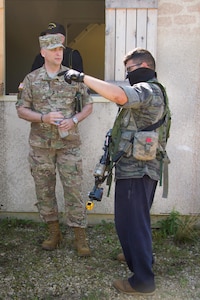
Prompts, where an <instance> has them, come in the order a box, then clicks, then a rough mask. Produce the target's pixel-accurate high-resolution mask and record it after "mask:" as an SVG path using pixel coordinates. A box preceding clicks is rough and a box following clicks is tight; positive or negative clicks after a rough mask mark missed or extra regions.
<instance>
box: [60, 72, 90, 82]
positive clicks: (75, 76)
mask: <svg viewBox="0 0 200 300" xmlns="http://www.w3.org/2000/svg"><path fill="white" fill-rule="evenodd" d="M84 76H85V74H84V73H80V72H78V71H75V70H72V69H71V70H69V71H67V72H65V74H64V79H65V81H66V82H67V83H69V84H71V83H72V81H76V82H83V79H84Z"/></svg>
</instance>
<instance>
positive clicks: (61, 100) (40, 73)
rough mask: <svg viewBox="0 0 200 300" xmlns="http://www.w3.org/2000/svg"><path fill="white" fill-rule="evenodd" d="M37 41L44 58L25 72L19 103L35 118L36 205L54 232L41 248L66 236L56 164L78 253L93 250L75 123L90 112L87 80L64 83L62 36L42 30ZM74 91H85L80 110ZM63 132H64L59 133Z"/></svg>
mask: <svg viewBox="0 0 200 300" xmlns="http://www.w3.org/2000/svg"><path fill="white" fill-rule="evenodd" d="M39 42H40V47H41V54H42V56H43V57H44V59H45V63H44V65H43V66H42V67H41V68H39V69H37V70H35V71H33V72H32V73H30V74H28V75H27V76H26V77H25V79H24V81H23V83H22V85H21V86H20V88H21V95H20V97H19V99H18V101H17V103H16V107H17V113H18V116H19V117H20V118H22V119H25V120H27V121H29V122H31V131H30V136H29V144H30V153H29V163H30V168H31V174H32V176H33V178H34V181H35V188H36V196H37V207H38V210H39V213H40V215H41V217H42V219H43V220H44V221H45V222H47V224H48V228H49V234H50V235H49V239H47V240H46V241H44V242H43V244H42V248H43V249H45V250H53V249H55V248H56V247H57V246H58V245H59V244H60V242H61V240H62V235H61V232H60V228H59V222H58V205H57V200H56V194H55V187H56V168H57V170H58V172H59V175H60V179H61V182H62V186H63V190H64V199H65V208H66V218H67V224H68V225H69V226H71V227H74V232H75V245H76V248H77V250H78V254H79V255H80V256H89V255H90V249H89V247H88V244H87V242H86V236H85V227H86V209H85V204H84V203H83V200H82V190H81V183H82V160H81V156H80V136H79V132H78V126H77V124H78V123H79V122H80V121H82V120H83V119H85V118H86V117H87V116H88V115H89V114H90V113H91V112H92V98H91V96H90V95H89V93H88V88H87V87H86V86H85V85H84V84H83V83H74V84H68V85H66V82H65V81H64V79H63V77H58V76H57V74H58V73H59V72H62V71H65V70H67V69H68V68H67V67H64V66H62V65H61V62H62V58H63V48H64V46H63V45H62V39H61V37H60V36H59V35H54V34H50V35H46V36H41V37H40V38H39ZM76 92H80V93H81V94H82V99H83V109H82V111H81V112H76V111H75V94H76ZM59 132H60V133H66V134H64V136H65V135H66V136H65V137H61V136H63V135H62V134H61V135H60V134H59Z"/></svg>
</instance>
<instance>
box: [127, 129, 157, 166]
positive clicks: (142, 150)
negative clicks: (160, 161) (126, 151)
mask: <svg viewBox="0 0 200 300" xmlns="http://www.w3.org/2000/svg"><path fill="white" fill-rule="evenodd" d="M158 138H159V136H158V133H157V132H155V131H138V132H136V133H135V135H134V141H133V157H134V158H136V159H138V160H145V161H147V160H152V159H155V158H156V152H157V149H158Z"/></svg>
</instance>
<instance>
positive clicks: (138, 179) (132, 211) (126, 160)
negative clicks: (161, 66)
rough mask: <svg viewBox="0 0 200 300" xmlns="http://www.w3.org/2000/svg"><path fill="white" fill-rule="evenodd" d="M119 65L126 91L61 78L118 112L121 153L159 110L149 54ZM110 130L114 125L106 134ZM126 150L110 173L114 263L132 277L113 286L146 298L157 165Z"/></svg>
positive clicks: (150, 284)
mask: <svg viewBox="0 0 200 300" xmlns="http://www.w3.org/2000/svg"><path fill="white" fill-rule="evenodd" d="M124 65H125V68H126V71H127V78H128V79H129V82H130V85H131V86H121V87H119V86H116V85H113V84H111V83H108V82H104V81H102V80H99V79H96V78H94V77H91V76H88V75H83V74H80V73H79V72H77V71H75V70H69V71H67V72H66V74H65V75H64V78H65V80H66V82H67V83H70V82H71V83H73V82H74V81H76V82H84V83H85V84H86V85H87V86H88V87H90V88H91V89H93V90H95V91H96V92H97V93H98V94H100V95H101V96H103V97H105V98H107V99H109V100H110V101H112V102H115V103H117V104H118V105H119V106H120V107H121V108H122V110H121V113H120V115H121V119H120V123H118V125H119V128H118V133H119V135H118V137H119V143H118V144H117V148H118V149H117V150H122V151H123V150H124V149H125V148H126V144H127V142H129V141H130V139H131V138H132V137H133V136H134V133H135V132H136V131H137V130H138V129H139V130H140V129H143V128H146V127H148V126H150V125H152V124H154V123H156V122H157V121H158V120H159V119H160V118H161V117H162V114H163V111H164V106H165V102H164V96H163V93H162V91H161V89H160V87H159V86H158V85H157V84H155V83H150V82H148V81H156V80H157V79H156V73H155V60H154V58H153V56H152V55H151V53H150V52H148V51H147V50H145V49H139V48H137V49H134V50H133V51H131V52H130V53H128V54H127V56H126V57H125V59H124ZM118 120H119V119H118ZM114 129H116V128H115V126H114V127H113V131H112V134H113V132H114ZM112 138H113V136H112ZM132 149H133V145H132V147H128V149H127V151H124V152H125V154H124V156H123V157H122V158H121V159H120V160H119V161H118V163H117V164H116V168H115V182H116V185H115V225H116V230H117V233H118V236H119V240H120V243H121V246H122V249H123V253H121V254H120V255H119V256H118V258H119V260H120V259H121V260H126V262H127V264H128V267H129V269H130V270H131V272H133V275H132V276H131V277H130V278H128V280H116V281H114V283H113V285H114V287H115V288H116V289H117V290H119V291H121V292H122V293H125V294H130V295H152V294H154V292H155V282H154V273H153V270H152V262H153V261H152V257H153V256H152V237H151V224H150V208H151V206H152V203H153V199H154V194H155V190H156V186H157V182H158V180H159V179H160V161H159V158H158V157H156V158H155V159H152V160H149V161H143V160H137V159H135V158H134V156H133V151H132Z"/></svg>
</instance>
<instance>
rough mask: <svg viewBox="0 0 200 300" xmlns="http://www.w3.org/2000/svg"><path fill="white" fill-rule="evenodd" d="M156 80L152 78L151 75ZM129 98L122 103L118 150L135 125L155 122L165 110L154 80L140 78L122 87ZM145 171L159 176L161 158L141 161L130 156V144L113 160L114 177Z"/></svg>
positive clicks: (132, 132) (120, 177)
mask: <svg viewBox="0 0 200 300" xmlns="http://www.w3.org/2000/svg"><path fill="white" fill-rule="evenodd" d="M154 80H155V79H154ZM122 89H123V90H124V92H125V93H126V95H127V98H128V102H127V103H126V104H125V105H123V107H122V108H123V111H124V112H123V116H122V119H121V124H120V131H121V138H120V142H119V148H118V151H120V150H122V148H123V147H124V144H125V143H126V142H127V141H129V140H130V139H131V138H132V137H133V136H134V133H135V132H136V131H137V130H138V129H143V128H146V127H148V126H149V125H152V124H154V123H156V122H157V121H158V120H159V119H160V118H161V117H162V114H163V112H164V97H163V94H162V91H161V90H160V88H159V87H158V86H157V85H156V84H153V83H147V82H141V83H138V84H135V85H133V86H127V87H122ZM144 175H148V176H149V177H151V178H152V179H154V180H159V179H160V161H159V159H158V158H156V159H154V160H151V161H140V160H136V159H135V158H134V157H133V154H132V149H131V148H130V149H129V151H128V153H126V154H125V155H124V156H123V157H122V158H121V159H120V161H119V162H118V163H117V164H116V169H115V178H116V179H126V178H141V177H143V176H144Z"/></svg>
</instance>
